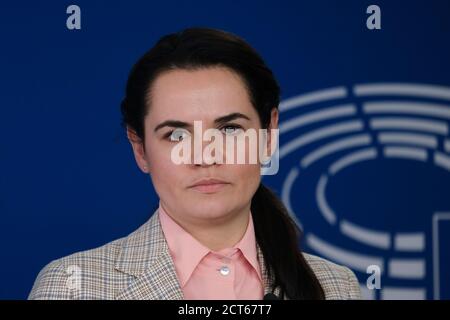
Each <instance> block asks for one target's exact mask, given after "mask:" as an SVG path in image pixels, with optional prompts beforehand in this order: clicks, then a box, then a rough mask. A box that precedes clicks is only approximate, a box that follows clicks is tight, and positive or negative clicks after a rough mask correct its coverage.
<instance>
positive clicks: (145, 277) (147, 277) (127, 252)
mask: <svg viewBox="0 0 450 320" xmlns="http://www.w3.org/2000/svg"><path fill="white" fill-rule="evenodd" d="M157 213H158V210H156V211H155V212H154V213H153V216H152V217H151V218H150V219H149V221H148V222H146V223H145V224H144V225H143V226H141V227H140V228H139V229H138V230H136V231H135V232H133V233H132V234H131V235H130V236H128V237H127V238H126V239H125V241H124V244H123V246H122V251H121V253H120V256H119V258H118V260H117V263H116V270H119V271H121V272H125V273H127V274H129V275H132V276H134V279H133V280H132V281H131V282H130V284H129V286H128V287H127V288H126V289H125V290H123V291H121V292H120V293H119V294H118V295H117V296H116V299H119V300H166V299H167V300H179V299H183V293H182V291H181V288H180V285H179V282H178V279H177V275H176V271H175V267H174V264H173V260H172V257H171V256H170V252H169V247H168V246H167V242H166V239H165V237H164V234H163V231H162V228H161V225H160V223H159V217H158V214H157Z"/></svg>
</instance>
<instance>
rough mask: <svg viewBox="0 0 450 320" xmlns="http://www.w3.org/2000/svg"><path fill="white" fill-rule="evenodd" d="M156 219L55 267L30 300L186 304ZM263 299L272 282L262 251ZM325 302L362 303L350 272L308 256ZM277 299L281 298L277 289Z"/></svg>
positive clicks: (49, 269)
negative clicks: (129, 300)
mask: <svg viewBox="0 0 450 320" xmlns="http://www.w3.org/2000/svg"><path fill="white" fill-rule="evenodd" d="M156 213H157V211H156V212H155V214H153V216H152V217H151V218H150V219H149V220H148V221H147V222H146V223H145V224H143V225H142V226H141V227H140V228H139V229H137V230H136V231H134V232H133V233H131V234H130V235H129V236H127V237H124V238H121V239H118V240H115V241H113V242H110V243H108V244H106V245H104V246H102V247H99V248H96V249H92V250H88V251H83V252H78V253H75V254H72V255H70V256H67V257H64V258H61V259H58V260H55V261H52V262H50V263H49V264H48V265H47V266H46V267H44V268H43V269H42V271H41V272H40V273H39V275H38V276H37V279H36V281H35V283H34V286H33V289H32V290H31V293H30V295H29V297H28V298H29V299H37V300H53V299H64V300H72V299H74V300H79V299H88V300H93V299H106V300H113V299H135V300H141V299H142V300H144V299H148V300H155V299H156V300H165V299H183V293H182V291H181V288H180V285H179V282H178V279H177V275H176V272H175V268H174V264H173V261H172V258H171V256H170V253H169V249H168V246H167V242H166V239H165V237H164V234H163V232H162V228H161V225H160V222H159V215H158V214H156ZM257 252H258V260H259V262H260V267H261V273H262V275H263V282H264V294H266V293H269V292H271V289H270V288H271V283H272V281H273V279H269V277H268V275H267V270H266V268H265V265H264V257H263V254H262V251H261V249H260V248H259V246H258V247H257ZM304 256H305V258H306V260H307V261H308V263H309V264H310V266H311V268H312V270H313V271H314V273H315V274H316V276H317V278H318V279H319V281H320V283H321V285H322V287H323V290H324V291H325V296H326V299H359V298H360V297H361V296H360V288H359V284H358V281H357V280H356V277H355V275H354V274H353V272H352V271H350V269H348V268H346V267H343V266H339V265H336V264H334V263H331V262H329V261H327V260H324V259H321V258H319V257H316V256H312V255H308V254H304ZM273 293H274V294H276V295H278V296H279V293H280V290H279V288H278V287H277V288H276V289H275V291H274V292H273Z"/></svg>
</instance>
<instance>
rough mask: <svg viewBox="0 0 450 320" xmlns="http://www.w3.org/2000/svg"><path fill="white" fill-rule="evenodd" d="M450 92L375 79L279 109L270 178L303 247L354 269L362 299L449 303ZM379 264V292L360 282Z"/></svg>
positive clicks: (284, 103) (296, 100)
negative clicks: (275, 165) (275, 159)
mask: <svg viewBox="0 0 450 320" xmlns="http://www.w3.org/2000/svg"><path fill="white" fill-rule="evenodd" d="M449 125H450V88H448V87H443V86H436V85H427V84H408V83H374V84H357V85H354V86H351V87H336V88H330V89H325V90H319V91H316V92H311V93H307V94H302V95H300V96H297V97H293V98H289V99H287V100H284V101H282V103H281V104H280V131H279V139H280V145H279V161H280V167H279V172H278V173H277V175H276V176H272V177H268V178H267V179H271V180H270V182H271V185H272V186H275V188H276V189H277V190H279V191H280V192H281V197H282V200H283V202H284V203H285V205H286V206H287V208H288V209H289V211H290V213H291V215H292V216H293V218H294V219H295V221H296V223H297V224H298V225H299V226H300V227H301V228H302V229H303V231H304V239H303V240H304V250H305V251H307V252H311V253H313V254H314V253H315V254H318V255H320V256H322V257H324V258H326V259H329V260H331V261H334V262H336V263H340V264H343V265H346V266H348V267H350V268H351V269H352V270H353V271H355V273H356V275H357V276H358V278H359V280H360V283H361V288H362V291H363V296H364V297H365V298H368V299H449V298H450V288H449V287H450V254H449V252H450V136H449ZM374 265H375V266H377V267H378V268H379V270H380V272H381V288H380V289H379V290H370V289H368V287H367V286H366V279H367V277H368V274H367V268H368V267H369V266H374Z"/></svg>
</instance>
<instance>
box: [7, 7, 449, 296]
mask: <svg viewBox="0 0 450 320" xmlns="http://www.w3.org/2000/svg"><path fill="white" fill-rule="evenodd" d="M70 4H77V5H78V6H80V8H81V23H82V29H81V30H68V29H67V28H66V19H67V16H68V15H67V14H66V8H67V6H69V5H70ZM370 4H377V5H379V6H380V7H381V12H382V16H381V17H382V18H381V23H382V29H381V30H373V31H371V30H368V29H367V28H366V18H367V16H368V15H367V14H366V8H367V6H368V5H370ZM449 15H450V2H449V1H445V0H442V1H439V0H434V1H425V0H423V1H363V0H360V1H323V0H321V1H230V0H228V1H76V2H69V1H48V2H36V1H33V2H32V1H29V2H28V3H27V2H24V1H16V2H13V1H10V2H2V3H1V4H0V35H1V38H0V39H1V44H0V45H1V50H0V70H1V71H0V81H1V83H0V88H1V89H0V90H1V95H0V121H1V123H0V168H1V173H0V246H1V247H0V248H1V250H0V298H2V299H24V298H26V297H27V295H28V293H29V291H30V290H31V287H32V284H33V281H34V279H35V277H36V275H37V273H38V271H39V270H40V269H41V268H42V267H43V266H44V265H45V264H46V263H48V262H49V261H51V260H53V259H56V258H59V257H62V256H65V255H68V254H70V253H73V252H76V251H80V250H86V249H90V248H93V247H96V246H100V245H102V244H104V243H107V242H109V241H112V240H114V239H116V238H119V237H122V236H125V235H127V234H128V233H130V232H131V231H133V230H134V229H136V228H137V227H138V226H139V225H141V224H142V223H144V222H145V221H146V220H147V219H148V218H149V216H150V214H151V213H152V212H153V209H154V208H155V207H156V205H157V197H156V195H155V193H154V190H153V187H152V186H151V183H150V180H149V178H148V176H146V175H143V174H142V173H141V172H140V171H139V170H138V168H137V166H136V164H135V162H134V158H133V155H132V150H131V147H130V146H129V143H128V142H127V140H126V137H125V135H124V133H123V131H122V129H121V127H120V111H119V105H120V101H121V99H122V97H123V93H124V87H125V82H126V79H127V75H128V72H129V70H130V68H131V66H132V65H133V63H134V62H135V61H136V60H137V59H138V58H139V57H140V56H141V55H142V54H143V53H144V52H145V51H147V50H148V49H149V48H151V47H152V46H153V44H154V43H155V41H156V40H157V39H158V38H159V37H161V36H162V35H164V34H167V33H171V32H175V31H178V30H180V29H183V28H186V27H189V26H207V27H213V28H219V29H224V30H227V31H230V32H233V33H236V34H238V35H239V36H241V37H243V38H244V39H245V40H247V41H248V42H249V43H250V44H251V45H252V46H253V47H254V48H255V49H256V50H257V51H259V52H260V54H261V55H262V56H263V57H264V59H265V60H266V62H267V64H268V65H269V66H270V67H271V68H272V70H273V71H274V73H275V75H276V77H277V79H278V81H279V83H280V86H281V88H282V98H283V99H285V98H289V97H291V96H295V95H298V94H300V93H306V92H309V91H314V90H318V89H321V88H329V87H335V86H338V85H339V86H340V85H344V86H352V85H353V84H355V83H370V82H408V83H409V82H411V83H429V84H438V85H446V86H449V85H450V63H449V57H450V41H449V38H450V37H449V36H450V19H449ZM281 120H282V121H283V118H281ZM281 142H283V141H281ZM281 168H283V162H281ZM411 170H413V168H412V169H411ZM445 178H446V180H445V181H446V182H448V175H447V176H446V177H445ZM276 179H277V178H276V177H268V179H266V180H267V182H266V183H267V184H268V185H269V186H273V187H274V188H275V189H277V185H278V184H277V180H276ZM436 179H437V178H436ZM437 183H439V184H442V183H443V182H442V181H438V182H437ZM446 185H447V186H448V183H447V184H446ZM277 191H278V192H279V190H278V189H277ZM442 192H443V193H442V194H443V197H444V198H445V197H447V199H448V198H450V196H449V195H450V192H449V191H448V190H447V191H442ZM446 203H447V205H448V204H449V201H448V200H447V202H446ZM355 205H357V204H355ZM449 208H450V205H449V206H447V208H445V209H449ZM300 216H301V214H300ZM413 218H414V217H413ZM447 229H448V228H447ZM447 238H448V237H447ZM447 265H449V264H447ZM358 276H359V277H361V275H358ZM360 279H363V278H360ZM429 281H431V279H430V280H429ZM428 298H432V297H431V296H428Z"/></svg>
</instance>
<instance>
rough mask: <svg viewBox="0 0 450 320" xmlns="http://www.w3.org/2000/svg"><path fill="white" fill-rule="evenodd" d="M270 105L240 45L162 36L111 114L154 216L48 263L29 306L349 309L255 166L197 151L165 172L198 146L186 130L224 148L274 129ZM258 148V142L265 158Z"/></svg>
mask: <svg viewBox="0 0 450 320" xmlns="http://www.w3.org/2000/svg"><path fill="white" fill-rule="evenodd" d="M279 96H280V89H279V86H278V84H277V82H276V80H275V78H274V76H273V74H272V72H271V71H270V70H269V68H268V67H267V66H266V65H265V63H264V61H263V60H262V59H261V57H260V56H259V55H258V54H257V53H256V52H255V51H254V49H252V48H251V47H250V46H249V45H248V44H247V43H246V42H244V41H243V40H242V39H240V38H239V37H237V36H235V35H233V34H230V33H226V32H223V31H220V30H214V29H205V28H190V29H186V30H184V31H181V32H179V33H175V34H170V35H166V36H164V37H162V38H161V39H160V40H159V41H158V42H157V44H156V45H155V46H154V47H153V48H152V49H151V50H150V51H149V52H147V53H146V54H145V55H144V56H143V57H142V58H141V59H140V60H139V61H138V62H137V63H136V65H135V66H134V67H133V69H132V70H131V73H130V75H129V79H128V83H127V88H126V96H125V98H124V100H123V102H122V105H121V109H122V114H123V124H124V127H125V128H126V131H127V136H128V139H129V141H130V143H131V145H132V148H133V152H134V156H135V159H136V162H137V165H138V166H139V168H140V169H141V170H142V171H143V172H144V173H147V174H149V175H150V177H151V180H152V183H153V186H154V187H155V190H156V192H157V194H158V196H159V207H158V209H157V210H156V211H155V213H154V214H153V216H152V217H151V218H150V220H149V221H148V222H147V223H145V224H144V225H143V226H141V227H140V228H139V229H138V230H136V231H135V232H133V233H132V234H130V235H129V236H127V237H125V238H122V239H119V240H116V241H113V242H111V243H109V244H106V245H105V246H102V247H100V248H97V249H93V250H89V251H85V252H80V253H76V254H73V255H71V256H68V257H65V258H62V259H58V260H56V261H53V262H51V263H50V264H49V265H47V266H46V267H45V268H44V269H43V270H42V271H41V272H40V274H39V275H38V278H37V280H36V282H35V285H34V287H33V290H32V292H31V294H30V297H29V298H30V299H183V298H184V299H263V298H266V299H268V298H275V299H278V298H280V299H353V298H359V297H360V291H359V286H358V282H357V280H356V278H355V276H354V274H353V273H352V272H351V271H350V270H349V269H348V268H346V267H342V266H338V265H336V264H333V263H331V262H329V261H326V260H324V259H321V258H318V257H315V256H312V255H308V254H305V253H302V252H301V251H300V250H299V249H298V237H299V235H300V231H299V230H298V228H297V227H296V225H295V223H294V222H293V220H292V219H291V218H290V217H289V215H288V213H287V210H286V208H285V207H284V206H283V204H282V203H281V201H280V200H279V199H278V198H277V197H276V195H275V194H274V193H272V192H271V191H270V190H269V189H268V188H266V187H265V186H264V185H263V184H262V183H261V171H260V170H261V161H259V160H258V161H257V162H256V163H243V164H242V163H228V162H226V163H225V162H223V161H220V160H221V159H222V158H223V156H224V155H226V153H227V152H230V151H228V150H229V149H226V150H225V149H224V148H222V149H220V148H218V149H216V152H214V155H213V156H212V158H211V157H210V158H209V159H208V158H206V159H205V158H204V157H202V156H203V155H204V154H205V153H204V152H202V151H205V150H204V149H206V146H205V144H204V143H203V142H204V141H202V144H201V145H200V152H199V151H198V150H199V149H195V147H194V151H193V152H191V153H189V154H188V158H189V159H191V160H192V161H191V162H188V163H183V164H177V163H175V161H174V158H173V157H174V152H173V151H174V148H175V146H176V145H178V146H180V143H181V144H183V143H184V146H189V145H191V144H192V138H195V137H196V135H198V132H194V130H193V128H195V126H194V121H200V123H201V125H202V127H204V128H205V129H213V130H216V131H215V132H217V131H218V132H220V134H221V135H222V136H223V137H239V136H241V135H243V134H244V133H245V132H247V131H248V130H260V129H268V130H271V129H276V128H277V127H278V104H279ZM266 137H267V139H265V140H261V139H262V138H259V140H258V142H261V141H263V144H262V146H263V147H264V148H266V150H268V151H269V152H270V151H271V150H272V148H271V142H273V140H272V139H273V137H272V135H268V136H266ZM230 141H231V140H230ZM186 150H187V149H186ZM195 150H197V151H195ZM224 150H225V151H224ZM241 151H242V150H241ZM258 151H260V149H259V150H258ZM244 153H245V154H246V156H248V155H249V153H250V149H249V148H246V149H245V150H244ZM211 155H212V153H211Z"/></svg>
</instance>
